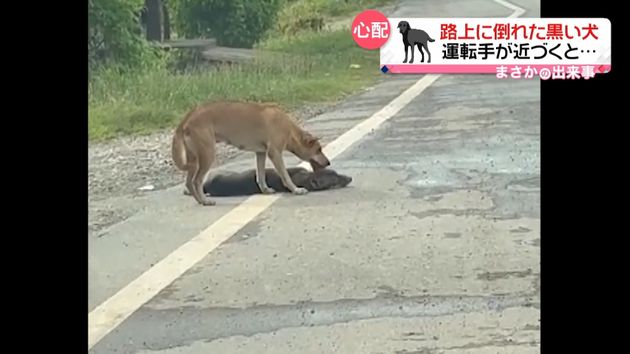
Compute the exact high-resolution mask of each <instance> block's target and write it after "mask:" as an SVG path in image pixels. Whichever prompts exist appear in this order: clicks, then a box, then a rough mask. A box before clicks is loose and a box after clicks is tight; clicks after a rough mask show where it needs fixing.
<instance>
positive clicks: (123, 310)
mask: <svg viewBox="0 0 630 354" xmlns="http://www.w3.org/2000/svg"><path fill="white" fill-rule="evenodd" d="M438 77H439V75H426V76H424V77H423V78H422V79H420V80H418V81H417V82H416V83H415V84H414V85H413V86H411V87H410V88H408V89H407V90H406V91H405V92H403V93H402V94H401V95H399V96H398V97H396V98H395V99H393V100H392V101H391V102H390V103H389V104H388V105H387V106H385V107H383V108H382V109H381V110H380V111H378V112H376V113H375V114H373V115H372V116H371V117H369V118H368V119H366V120H364V121H362V122H361V123H359V124H357V125H356V126H354V127H353V128H352V129H350V130H348V131H347V132H345V133H344V134H342V135H341V136H339V137H338V138H337V139H335V140H334V141H332V142H330V143H329V144H328V145H326V146H325V147H324V149H323V150H324V153H325V154H326V155H327V156H328V158H329V159H330V160H332V159H334V158H335V157H336V156H338V155H339V154H340V153H342V152H343V151H345V150H346V149H347V148H348V147H350V146H351V145H352V144H353V143H355V142H357V141H358V140H360V139H361V138H363V137H364V136H366V135H367V134H369V133H371V132H373V131H374V130H375V129H376V128H377V127H378V126H379V125H381V124H382V123H383V122H385V121H386V120H388V119H389V118H391V117H393V116H394V115H395V114H396V113H398V112H399V111H400V110H401V109H402V108H404V107H405V106H406V105H407V104H408V103H409V102H411V100H413V99H414V98H415V97H417V96H418V95H419V94H420V93H422V91H424V90H425V89H426V88H427V87H429V85H431V84H432V83H433V82H435V80H437V79H438ZM301 166H303V167H306V168H309V166H310V165H309V164H308V163H302V164H301ZM280 195H281V194H272V195H261V194H259V195H254V196H251V197H249V198H248V199H246V200H245V201H243V202H242V203H241V204H239V205H238V206H236V207H235V208H234V209H232V210H230V211H229V212H228V213H227V214H225V215H223V216H222V217H221V218H220V219H219V220H217V221H215V222H214V223H213V224H212V225H210V226H209V227H208V228H207V229H205V230H204V231H202V232H201V233H200V234H199V235H197V236H195V237H194V238H193V239H191V240H190V241H188V242H186V243H185V244H183V245H182V246H180V247H179V248H178V249H176V250H175V251H173V252H172V253H171V254H169V255H168V256H166V257H165V258H164V259H162V260H161V261H160V262H158V263H157V264H155V265H154V266H153V267H151V268H149V269H148V270H147V271H146V272H144V273H143V274H142V275H140V276H139V277H138V278H136V279H135V280H133V281H132V282H131V283H129V284H128V285H127V286H125V287H124V288H122V289H121V290H120V291H118V292H117V293H116V294H114V295H113V296H112V297H110V298H109V299H107V300H105V301H104V302H103V303H102V304H100V305H99V306H98V307H96V308H95V309H94V310H92V312H90V313H89V314H88V350H89V349H91V348H92V347H93V346H94V345H95V344H96V343H98V342H99V341H100V340H101V339H103V337H105V336H106V335H107V334H108V333H109V332H111V331H112V330H113V329H114V328H116V327H118V326H119V325H120V324H121V323H122V322H123V321H124V320H125V319H127V318H128V317H129V316H131V314H133V313H134V312H135V311H136V310H138V309H139V308H140V307H141V306H142V305H144V304H145V303H146V302H148V301H149V300H151V299H152V298H153V297H154V296H155V295H157V294H158V293H159V292H160V291H161V290H162V289H164V288H165V287H167V286H168V285H169V284H171V283H172V282H173V281H174V280H176V279H177V278H179V277H180V276H181V275H182V274H184V272H186V271H187V270H189V269H190V268H192V267H193V266H194V265H195V264H196V263H197V262H199V261H200V260H202V259H203V258H204V257H205V256H206V255H208V253H210V252H212V250H214V249H215V248H217V247H218V246H219V245H220V244H221V243H223V242H224V241H225V240H227V239H228V238H230V237H231V236H232V235H234V234H235V233H236V232H238V230H240V229H241V228H242V227H243V226H245V225H247V224H248V223H249V222H250V221H252V220H253V219H254V218H255V217H256V216H258V214H260V213H262V212H263V211H264V210H265V209H267V208H268V207H269V206H270V205H271V204H273V203H274V202H275V201H276V200H277V199H278V198H280ZM306 198H308V195H307V196H306Z"/></svg>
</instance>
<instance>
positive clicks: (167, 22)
mask: <svg viewBox="0 0 630 354" xmlns="http://www.w3.org/2000/svg"><path fill="white" fill-rule="evenodd" d="M162 22H163V25H164V27H163V29H164V40H165V41H168V40H170V39H171V17H170V16H169V14H168V6H166V1H164V3H163V4H162Z"/></svg>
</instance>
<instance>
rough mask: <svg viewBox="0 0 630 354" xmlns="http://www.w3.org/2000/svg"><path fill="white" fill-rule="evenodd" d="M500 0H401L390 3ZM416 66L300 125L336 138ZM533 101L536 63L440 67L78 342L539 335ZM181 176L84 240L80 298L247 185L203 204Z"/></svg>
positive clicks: (402, 11)
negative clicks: (320, 164) (331, 175)
mask: <svg viewBox="0 0 630 354" xmlns="http://www.w3.org/2000/svg"><path fill="white" fill-rule="evenodd" d="M512 2H513V3H514V4H516V5H518V6H521V7H523V8H525V9H527V10H528V12H527V13H526V14H525V15H524V16H523V17H538V16H539V12H538V11H539V10H538V8H539V5H538V3H537V2H533V1H529V0H527V1H526V0H520V1H512ZM510 13H511V10H510V9H507V8H505V7H503V6H501V5H500V4H497V3H495V2H493V1H491V0H485V1H482V0H475V1H463V0H448V1H441V2H439V1H428V0H427V1H409V0H408V1H401V2H400V4H399V6H398V7H397V8H396V9H395V10H394V12H393V13H392V14H388V15H390V16H397V17H400V16H403V15H404V16H408V17H412V16H413V17H503V16H507V15H509V14H510ZM420 77H421V76H400V77H394V76H388V77H387V80H384V82H383V83H381V84H379V85H377V86H375V87H374V88H372V89H370V90H368V91H366V92H364V93H361V94H359V95H356V96H353V97H352V98H350V99H349V100H347V101H346V102H344V103H342V104H340V105H339V106H338V107H337V108H336V109H334V110H333V111H331V112H327V113H325V114H323V115H321V116H318V117H316V118H314V119H312V120H311V121H309V122H308V125H307V128H308V129H310V130H312V131H313V132H314V133H315V134H316V135H319V136H322V137H323V141H324V143H326V142H327V141H331V140H333V139H334V138H335V137H337V136H339V135H340V134H342V133H343V132H345V131H347V130H348V129H350V128H351V127H353V126H354V125H356V124H357V123H359V122H361V121H363V120H364V119H366V118H368V117H369V116H370V115H371V114H373V113H374V112H376V111H378V110H379V109H380V108H382V107H383V106H384V105H386V104H387V103H388V102H389V101H391V100H392V99H393V98H395V97H396V96H398V95H399V94H400V93H401V92H403V91H404V90H405V89H406V88H408V87H409V86H410V85H412V84H413V83H414V82H415V81H417V80H418V79H419V78H420ZM539 104H540V88H539V81H538V80H497V79H496V78H495V77H494V76H492V75H458V76H452V75H444V76H441V77H440V78H439V79H438V80H437V81H436V82H435V83H433V84H432V85H431V86H429V87H428V88H427V89H426V90H425V91H424V92H422V93H421V94H420V95H419V96H418V97H416V98H415V99H414V100H413V101H412V102H411V103H409V104H408V105H407V106H406V107H405V108H403V109H402V110H401V111H400V112H398V113H397V114H396V115H395V116H394V117H392V118H391V119H389V120H388V121H387V122H385V123H384V124H383V125H381V126H380V127H379V129H377V130H376V131H375V132H373V133H372V134H370V135H368V136H366V137H365V138H363V139H362V140H361V141H359V142H357V143H356V144H354V145H352V146H351V147H350V148H349V149H347V150H346V151H344V152H343V153H342V154H341V155H339V156H338V157H337V158H335V160H334V161H333V165H332V166H331V167H333V168H335V169H336V170H338V171H339V172H341V173H344V174H347V175H350V176H352V177H353V182H352V184H351V185H350V186H349V187H348V188H345V189H340V190H335V191H327V192H316V193H310V194H308V195H307V196H303V197H293V196H283V197H282V198H280V199H279V200H278V201H277V202H276V203H275V204H273V205H272V206H271V207H270V208H268V209H267V210H265V211H264V212H262V213H261V214H260V215H259V216H257V217H256V218H255V219H254V220H253V221H252V222H250V223H249V224H248V225H246V226H245V227H244V228H242V229H241V230H240V231H239V232H237V233H236V234H235V235H234V236H232V237H231V238H230V239H229V240H227V241H226V242H224V243H223V244H222V245H221V246H219V247H218V248H217V249H215V250H214V251H213V252H211V253H210V254H209V255H207V256H206V257H205V258H204V259H203V260H202V261H201V262H199V263H198V264H196V265H195V266H194V267H193V268H192V269H190V270H188V271H187V272H186V273H184V275H183V276H181V277H180V278H178V279H177V280H176V281H175V282H173V283H172V284H171V285H170V286H168V287H167V288H166V289H164V290H163V291H161V292H160V293H159V294H158V295H157V296H155V297H154V298H153V299H152V300H151V301H149V302H148V303H146V304H145V305H144V306H142V307H141V308H140V309H139V310H138V311H136V312H135V313H134V314H132V315H131V316H130V317H129V318H128V319H127V320H126V321H124V322H123V323H122V324H121V325H120V326H118V327H117V328H116V329H114V330H113V331H112V332H111V333H110V334H109V335H107V336H106V337H105V338H103V339H102V340H101V341H100V342H99V343H98V344H96V345H95V346H94V347H93V348H92V349H91V350H90V353H95V354H96V353H151V354H157V353H159V354H167V353H168V354H171V353H187V354H188V353H191V354H192V353H256V354H262V353H333V352H334V353H397V354H402V353H406V354H410V353H423V354H427V353H475V354H476V353H537V352H539V351H540V308H539V307H540V306H539V301H540V288H539V284H540V107H539ZM287 161H290V162H291V164H294V163H296V161H295V160H293V159H287ZM253 166H254V160H253V157H251V158H250V156H246V157H244V158H243V159H240V160H239V161H235V162H234V163H231V164H228V165H226V166H224V167H223V168H225V169H231V170H241V169H243V168H253ZM181 190H182V189H181V187H177V188H173V189H170V190H166V191H160V192H158V193H156V194H153V195H150V196H147V197H145V198H140V199H138V200H137V201H134V202H135V203H141V204H142V206H143V207H142V208H141V209H142V210H143V211H142V212H141V213H138V214H136V215H134V216H132V217H130V218H128V219H127V220H125V221H124V222H121V223H119V224H117V225H113V226H112V227H110V228H109V229H108V230H107V232H106V233H104V234H103V235H101V236H99V237H98V238H96V237H95V238H94V239H91V240H90V289H89V294H90V301H89V306H90V308H89V310H92V309H93V308H94V307H95V306H97V305H98V304H100V303H101V302H103V301H104V300H105V299H107V298H108V297H109V296H111V295H112V294H113V293H115V292H116V291H117V290H118V289H120V288H122V287H123V286H125V285H126V284H127V283H129V282H130V281H131V280H133V279H134V278H136V277H137V276H138V275H140V274H141V273H142V272H144V271H145V270H146V269H148V268H149V267H151V266H152V265H153V264H155V263H156V262H158V261H159V260H161V259H162V258H164V256H165V255H167V254H168V253H170V252H171V251H173V250H174V249H175V248H177V246H178V245H180V244H183V243H185V242H186V241H188V240H190V239H191V238H192V237H194V236H196V235H197V233H199V232H200V231H201V230H203V229H205V228H206V227H207V226H208V225H210V224H212V223H213V222H214V221H216V220H217V219H218V218H220V217H221V216H222V215H224V214H225V213H226V212H227V211H229V210H230V209H232V208H233V207H234V206H235V205H237V204H238V203H239V202H240V201H242V200H243V198H217V199H218V201H219V200H220V201H219V203H218V205H217V206H216V207H213V208H201V207H198V206H197V205H196V204H194V203H193V202H192V201H191V199H188V198H187V197H183V196H182V195H181Z"/></svg>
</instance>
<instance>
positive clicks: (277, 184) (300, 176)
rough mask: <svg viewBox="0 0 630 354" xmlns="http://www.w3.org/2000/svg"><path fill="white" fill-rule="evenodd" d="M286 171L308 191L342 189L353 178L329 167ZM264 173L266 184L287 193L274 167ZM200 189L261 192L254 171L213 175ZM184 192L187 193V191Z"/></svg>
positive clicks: (226, 194)
mask: <svg viewBox="0 0 630 354" xmlns="http://www.w3.org/2000/svg"><path fill="white" fill-rule="evenodd" d="M287 172H289V176H291V180H293V183H295V185H296V186H297V187H302V188H306V189H307V190H308V191H309V192H310V191H323V190H329V189H337V188H344V187H346V186H347V185H348V184H350V182H352V177H349V176H345V175H341V174H338V173H337V172H336V171H335V170H333V169H330V168H326V169H322V170H319V171H317V172H312V171H309V170H307V169H305V168H302V167H291V168H287ZM266 176H267V184H268V185H269V187H271V188H273V189H274V190H275V191H276V192H285V193H286V192H289V190H288V189H287V187H285V186H284V184H283V183H282V179H280V176H279V175H278V173H277V172H276V170H274V169H272V168H268V169H266ZM203 192H204V193H205V194H210V195H211V196H217V197H230V196H242V195H253V194H260V188H259V187H258V183H256V170H254V169H252V170H248V171H245V172H240V173H239V172H231V173H220V174H217V175H215V176H212V177H210V178H209V179H208V180H207V181H205V182H204V184H203ZM184 193H185V194H188V192H187V191H184Z"/></svg>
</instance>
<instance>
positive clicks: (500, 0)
mask: <svg viewBox="0 0 630 354" xmlns="http://www.w3.org/2000/svg"><path fill="white" fill-rule="evenodd" d="M492 1H494V2H496V3H497V4H499V5H502V6H505V7H507V8H508V9H510V10H513V11H514V12H512V14H511V15H510V16H508V18H515V17H519V16H521V15H522V14H524V13H525V11H526V10H525V9H524V8H522V7H519V6H516V5H514V4H512V3H509V2H507V1H505V0H492Z"/></svg>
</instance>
